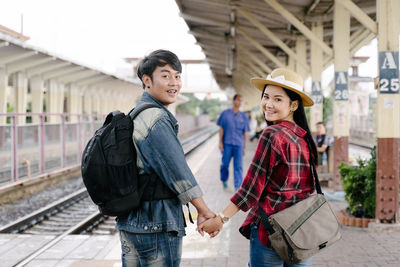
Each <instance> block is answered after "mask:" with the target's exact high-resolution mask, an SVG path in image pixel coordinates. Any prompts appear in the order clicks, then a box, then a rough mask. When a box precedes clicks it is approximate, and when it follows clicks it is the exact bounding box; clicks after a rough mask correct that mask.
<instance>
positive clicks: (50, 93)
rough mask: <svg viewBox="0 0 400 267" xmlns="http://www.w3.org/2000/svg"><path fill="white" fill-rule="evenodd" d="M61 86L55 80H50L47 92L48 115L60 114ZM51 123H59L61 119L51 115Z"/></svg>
mask: <svg viewBox="0 0 400 267" xmlns="http://www.w3.org/2000/svg"><path fill="white" fill-rule="evenodd" d="M58 87H59V85H58V83H57V82H56V81H54V80H49V88H48V90H47V112H48V113H59V112H58V95H59V93H58V91H59V88H58ZM48 120H49V122H50V123H59V122H60V118H59V117H58V116H55V115H51V116H49V118H48Z"/></svg>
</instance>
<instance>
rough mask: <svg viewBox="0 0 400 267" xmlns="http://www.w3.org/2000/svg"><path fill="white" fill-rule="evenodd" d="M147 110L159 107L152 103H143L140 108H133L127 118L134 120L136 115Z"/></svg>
mask: <svg viewBox="0 0 400 267" xmlns="http://www.w3.org/2000/svg"><path fill="white" fill-rule="evenodd" d="M148 108H160V106H158V105H156V104H154V103H144V104H142V105H140V106H137V107H135V108H133V109H132V110H131V111H129V113H128V114H129V116H130V117H131V119H132V120H134V119H135V118H136V116H137V115H139V113H140V112H142V111H143V110H145V109H148Z"/></svg>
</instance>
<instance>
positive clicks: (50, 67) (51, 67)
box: [27, 62, 72, 77]
mask: <svg viewBox="0 0 400 267" xmlns="http://www.w3.org/2000/svg"><path fill="white" fill-rule="evenodd" d="M71 64H72V63H71V62H58V63H54V64H43V65H44V66H37V67H34V68H29V69H28V70H27V75H28V77H30V76H34V75H36V74H39V73H45V72H48V71H51V70H55V69H60V68H63V67H65V66H69V65H71Z"/></svg>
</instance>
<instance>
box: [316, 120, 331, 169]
mask: <svg viewBox="0 0 400 267" xmlns="http://www.w3.org/2000/svg"><path fill="white" fill-rule="evenodd" d="M316 126H317V136H316V138H315V143H316V145H317V152H318V165H325V164H323V155H324V153H328V149H329V146H328V136H327V135H326V129H325V125H324V123H323V122H322V121H320V122H317V124H316ZM326 156H327V155H326Z"/></svg>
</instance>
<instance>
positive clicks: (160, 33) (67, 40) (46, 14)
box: [0, 0, 204, 70]
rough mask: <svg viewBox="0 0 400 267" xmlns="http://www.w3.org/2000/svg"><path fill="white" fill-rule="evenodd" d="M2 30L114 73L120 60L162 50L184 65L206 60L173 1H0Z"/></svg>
mask: <svg viewBox="0 0 400 267" xmlns="http://www.w3.org/2000/svg"><path fill="white" fill-rule="evenodd" d="M0 4H1V7H2V8H1V9H0V24H2V25H4V26H6V27H9V28H12V29H13V30H15V31H18V32H20V31H21V15H23V33H24V34H25V35H27V36H29V37H31V40H30V41H29V43H30V44H33V45H35V46H39V47H41V48H44V49H46V50H48V51H50V52H54V53H56V54H60V55H64V56H66V57H68V58H70V59H75V60H78V61H80V62H89V63H90V65H95V66H101V67H103V68H106V69H111V70H112V69H113V67H114V66H118V64H119V62H120V59H121V58H125V57H142V56H143V55H145V54H147V53H149V52H151V51H152V50H155V49H159V48H164V49H170V50H172V51H173V52H175V53H176V54H177V55H178V57H179V58H182V59H201V58H204V54H203V53H202V52H201V49H200V47H199V46H198V45H196V44H195V39H194V38H193V37H192V36H191V35H190V34H189V33H187V32H188V27H187V25H186V23H185V22H184V20H183V19H182V18H181V17H180V16H179V9H178V7H177V5H176V3H175V1H174V0H113V1H109V0H108V1H106V0H84V1H82V0H79V1H78V0H68V1H65V0H34V1H32V0H0Z"/></svg>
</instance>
